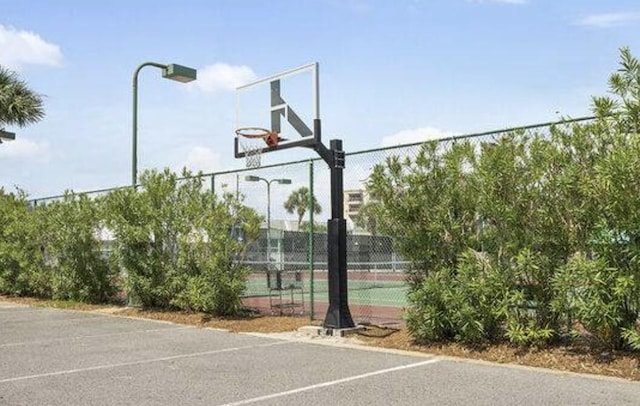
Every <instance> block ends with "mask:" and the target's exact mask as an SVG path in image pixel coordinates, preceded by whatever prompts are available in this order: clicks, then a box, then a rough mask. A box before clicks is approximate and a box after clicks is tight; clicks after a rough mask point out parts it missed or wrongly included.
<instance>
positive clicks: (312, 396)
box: [0, 302, 640, 406]
mask: <svg viewBox="0 0 640 406" xmlns="http://www.w3.org/2000/svg"><path fill="white" fill-rule="evenodd" d="M0 325H1V326H2V328H1V330H0V331H1V333H0V405H35V404H38V405H176V404H181V405H226V406H229V405H249V404H256V405H289V404H295V405H318V404H335V405H367V406H370V405H447V404H449V405H457V404H475V405H512V404H520V405H528V404H531V405H533V404H536V405H538V404H575V405H583V404H592V405H594V404H595V405H605V404H606V405H610V404H616V405H624V404H629V405H631V404H637V399H639V398H640V385H639V384H637V383H628V382H624V381H621V380H615V379H600V378H591V377H584V376H578V375H574V374H557V373H550V372H547V371H543V370H536V369H530V368H517V367H505V366H500V365H494V364H481V363H472V362H464V361H453V360H448V359H443V358H435V357H430V356H422V355H415V354H407V353H397V352H396V353H394V352H387V351H374V350H371V349H362V348H351V347H348V346H345V345H344V344H341V343H339V342H336V340H335V339H318V338H316V339H309V338H303V337H298V336H295V335H291V336H288V337H284V336H265V335H250V334H233V333H228V332H224V331H216V330H211V329H199V328H193V327H185V326H179V325H174V324H169V323H165V322H157V321H147V320H139V319H130V318H124V317H114V316H110V315H106V314H100V313H96V312H91V313H90V312H75V311H63V310H54V309H42V308H31V307H26V306H19V305H13V304H10V303H3V302H0ZM319 344H320V345H319ZM541 388H544V390H540V389H541Z"/></svg>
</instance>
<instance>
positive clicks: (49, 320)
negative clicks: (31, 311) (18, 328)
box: [0, 312, 102, 324]
mask: <svg viewBox="0 0 640 406" xmlns="http://www.w3.org/2000/svg"><path fill="white" fill-rule="evenodd" d="M22 313H26V312H20V314H22ZM100 318H102V317H101V316H100V315H97V316H83V317H71V318H65V319H56V318H41V319H29V318H22V319H15V320H1V319H0V321H2V323H3V324H8V323H12V324H19V323H29V324H35V323H56V324H58V323H67V322H70V321H84V320H96V319H100Z"/></svg>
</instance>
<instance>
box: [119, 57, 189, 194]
mask: <svg viewBox="0 0 640 406" xmlns="http://www.w3.org/2000/svg"><path fill="white" fill-rule="evenodd" d="M145 66H153V67H155V68H159V69H161V70H162V77H163V78H165V79H171V80H175V81H177V82H181V83H188V82H191V81H193V80H196V77H197V71H196V70H195V69H193V68H189V67H186V66H182V65H177V64H175V63H171V64H168V65H165V64H162V63H157V62H145V63H143V64H142V65H140V66H138V68H137V69H136V71H135V72H134V74H133V137H132V140H131V142H132V151H131V185H132V186H133V187H135V186H136V185H137V184H138V75H139V74H140V71H141V70H142V68H144V67H145Z"/></svg>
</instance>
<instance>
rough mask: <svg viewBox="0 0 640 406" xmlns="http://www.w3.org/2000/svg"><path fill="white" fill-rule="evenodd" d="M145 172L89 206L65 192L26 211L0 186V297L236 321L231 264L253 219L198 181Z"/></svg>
mask: <svg viewBox="0 0 640 406" xmlns="http://www.w3.org/2000/svg"><path fill="white" fill-rule="evenodd" d="M183 175H184V176H185V177H186V179H181V180H179V179H178V176H177V175H176V174H174V173H171V172H169V171H168V170H165V171H163V172H158V171H147V172H145V173H143V174H142V176H141V184H140V186H139V187H137V188H135V189H134V188H121V189H118V190H114V191H112V192H110V193H109V194H107V195H105V196H102V197H98V198H95V199H91V198H89V197H87V196H86V195H82V194H74V193H72V192H67V193H65V195H64V196H63V197H62V198H60V199H59V200H57V201H52V202H48V203H47V204H40V205H37V206H35V205H34V206H31V205H29V204H28V202H27V200H26V196H25V195H24V193H22V192H17V193H5V192H4V190H2V189H0V294H7V295H17V296H37V297H42V298H51V299H56V300H72V301H79V302H91V303H100V302H110V301H113V300H117V298H118V293H119V292H122V291H124V292H125V293H126V295H127V298H128V300H129V302H130V303H131V304H138V305H141V306H147V307H159V308H179V309H185V310H189V311H203V312H208V313H212V314H216V315H235V314H238V313H239V311H240V310H241V295H242V293H243V292H244V290H245V288H246V279H247V276H248V273H249V269H248V268H247V267H246V266H243V265H239V261H238V259H241V258H242V256H243V255H244V252H245V249H246V246H247V244H248V243H249V242H251V241H252V240H253V239H255V238H257V236H258V232H259V226H260V223H261V218H260V217H259V216H258V215H257V214H256V213H255V211H254V210H252V209H249V208H247V207H246V206H244V205H243V204H242V203H241V202H240V201H239V200H237V198H235V197H234V196H231V195H225V196H224V197H222V198H217V197H215V196H213V195H212V194H211V193H210V192H208V191H206V192H205V191H203V184H202V179H201V177H199V176H192V174H191V173H188V172H185V173H184V174H183Z"/></svg>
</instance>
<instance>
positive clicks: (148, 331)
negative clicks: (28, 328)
mask: <svg viewBox="0 0 640 406" xmlns="http://www.w3.org/2000/svg"><path fill="white" fill-rule="evenodd" d="M186 329H193V327H175V328H154V329H147V330H133V331H121V332H119V333H105V334H91V335H84V336H71V337H60V338H50V339H48V340H35V341H21V342H15V343H5V344H0V348H4V347H19V346H23V345H41V344H48V343H55V342H57V341H63V342H64V341H73V340H84V339H91V338H101V337H117V336H122V335H127V334H140V333H156V332H159V331H176V330H186Z"/></svg>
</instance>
